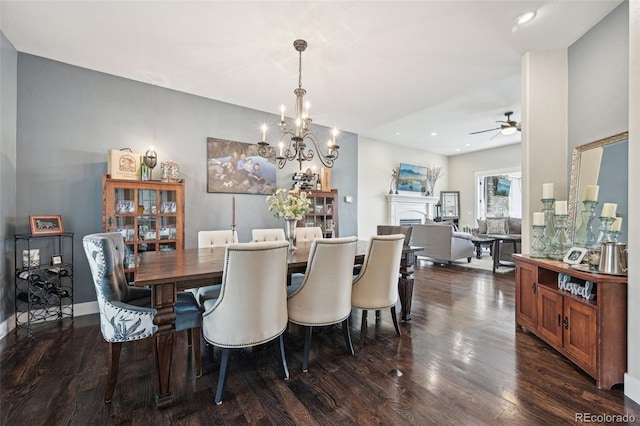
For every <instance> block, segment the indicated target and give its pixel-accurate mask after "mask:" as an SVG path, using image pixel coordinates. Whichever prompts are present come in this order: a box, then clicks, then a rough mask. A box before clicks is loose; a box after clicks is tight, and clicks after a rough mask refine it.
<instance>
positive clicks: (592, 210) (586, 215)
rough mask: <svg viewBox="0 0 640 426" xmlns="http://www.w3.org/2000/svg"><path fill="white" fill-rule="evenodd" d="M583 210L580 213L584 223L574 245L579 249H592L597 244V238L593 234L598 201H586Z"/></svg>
mask: <svg viewBox="0 0 640 426" xmlns="http://www.w3.org/2000/svg"><path fill="white" fill-rule="evenodd" d="M582 204H583V205H584V208H583V210H582V211H581V212H580V217H581V218H582V223H581V224H580V227H579V228H578V230H577V231H576V237H575V241H574V245H576V246H578V247H591V246H592V245H593V244H595V242H596V236H595V235H594V233H593V219H594V218H595V217H596V206H597V205H598V202H597V201H592V200H584V201H583V202H582Z"/></svg>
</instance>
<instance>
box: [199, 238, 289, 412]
mask: <svg viewBox="0 0 640 426" xmlns="http://www.w3.org/2000/svg"><path fill="white" fill-rule="evenodd" d="M288 253H289V243H288V242H287V241H267V242H254V243H239V244H229V245H228V246H227V248H226V252H225V260H224V271H223V275H222V285H221V290H220V296H219V297H218V298H217V299H213V300H207V301H205V302H204V313H203V314H202V321H203V322H202V331H203V335H204V338H205V340H206V341H207V342H209V343H210V344H211V345H213V346H218V347H220V348H222V359H221V362H220V374H219V377H218V387H217V389H216V394H215V402H216V404H220V403H221V402H222V394H223V392H224V388H225V383H226V377H227V374H228V372H229V358H230V356H231V350H232V349H240V348H247V347H252V346H257V345H261V344H264V343H267V342H270V341H272V340H275V339H278V342H279V347H278V349H279V351H278V352H279V355H280V356H279V359H280V363H281V366H282V368H283V370H284V378H285V380H286V379H288V378H289V370H288V368H287V360H286V358H285V352H284V341H283V338H282V333H283V332H284V331H285V329H286V328H287V290H286V283H287V254H288Z"/></svg>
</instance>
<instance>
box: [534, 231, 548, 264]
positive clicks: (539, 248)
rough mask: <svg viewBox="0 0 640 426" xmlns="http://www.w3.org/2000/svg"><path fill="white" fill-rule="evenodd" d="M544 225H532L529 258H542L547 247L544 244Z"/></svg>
mask: <svg viewBox="0 0 640 426" xmlns="http://www.w3.org/2000/svg"><path fill="white" fill-rule="evenodd" d="M545 228H546V226H544V225H533V241H532V242H531V250H532V252H531V257H536V258H544V257H547V256H546V255H545V254H544V250H545V248H546V247H547V245H546V244H545V242H544V230H545Z"/></svg>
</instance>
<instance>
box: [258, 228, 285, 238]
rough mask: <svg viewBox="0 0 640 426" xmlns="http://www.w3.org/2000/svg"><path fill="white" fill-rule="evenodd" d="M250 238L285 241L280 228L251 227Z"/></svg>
mask: <svg viewBox="0 0 640 426" xmlns="http://www.w3.org/2000/svg"><path fill="white" fill-rule="evenodd" d="M251 238H252V240H253V241H286V240H287V238H286V237H285V236H284V229H282V228H270V229H253V230H252V231H251Z"/></svg>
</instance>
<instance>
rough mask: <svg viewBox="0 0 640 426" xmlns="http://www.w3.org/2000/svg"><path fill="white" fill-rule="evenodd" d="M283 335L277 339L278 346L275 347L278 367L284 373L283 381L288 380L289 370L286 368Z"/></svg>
mask: <svg viewBox="0 0 640 426" xmlns="http://www.w3.org/2000/svg"><path fill="white" fill-rule="evenodd" d="M283 336H284V333H283V334H281V335H280V337H278V345H277V346H276V352H277V355H278V360H279V362H280V366H281V367H282V370H283V372H284V379H285V380H289V368H288V367H287V357H286V356H285V353H284V337H283Z"/></svg>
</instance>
